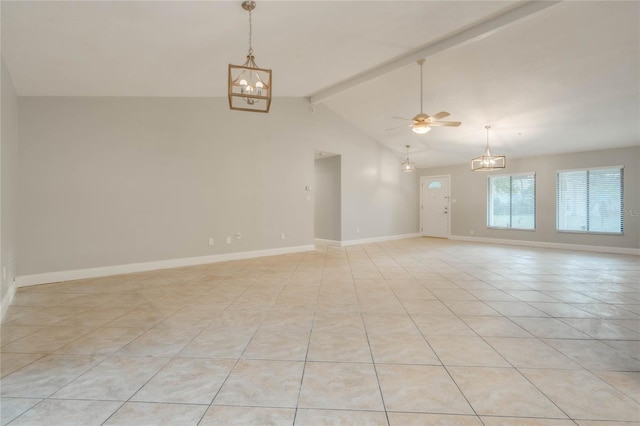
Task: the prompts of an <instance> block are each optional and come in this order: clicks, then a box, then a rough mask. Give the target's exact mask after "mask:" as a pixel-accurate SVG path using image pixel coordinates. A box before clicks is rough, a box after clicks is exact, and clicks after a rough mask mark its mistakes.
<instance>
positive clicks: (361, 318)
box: [349, 249, 391, 426]
mask: <svg viewBox="0 0 640 426" xmlns="http://www.w3.org/2000/svg"><path fill="white" fill-rule="evenodd" d="M365 253H366V249H365ZM367 257H369V255H368V253H367ZM369 258H370V257H369ZM349 267H350V268H351V262H349ZM376 268H377V267H376ZM378 272H379V270H378ZM351 277H352V280H353V291H354V292H355V294H356V300H357V302H358V306H360V321H361V322H362V327H363V328H364V334H365V337H366V339H367V345H368V346H369V356H370V357H371V365H372V366H373V372H374V374H375V375H376V382H377V383H378V392H379V394H380V400H381V402H382V409H383V410H384V415H385V418H386V420H387V426H389V425H390V424H391V422H390V420H389V413H388V412H387V405H386V403H385V400H384V394H383V392H382V385H381V384H380V375H379V374H378V369H377V368H376V362H375V358H374V356H373V350H372V349H371V341H370V340H369V333H368V332H367V324H366V322H365V320H364V316H363V312H362V304H361V302H360V296H359V294H358V289H357V287H356V280H355V277H353V271H352V274H351Z"/></svg>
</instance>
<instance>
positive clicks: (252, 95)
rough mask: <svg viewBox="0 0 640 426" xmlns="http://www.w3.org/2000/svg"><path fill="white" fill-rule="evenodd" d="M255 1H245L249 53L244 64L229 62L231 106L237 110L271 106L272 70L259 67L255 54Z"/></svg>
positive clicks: (258, 110)
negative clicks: (247, 18)
mask: <svg viewBox="0 0 640 426" xmlns="http://www.w3.org/2000/svg"><path fill="white" fill-rule="evenodd" d="M255 7H256V2H255V1H243V2H242V8H243V9H244V10H246V11H247V12H249V53H248V54H247V60H246V61H245V63H244V64H242V65H231V64H229V108H231V109H232V110H237V111H253V112H269V108H270V107H271V70H270V69H265V68H259V67H258V66H257V65H256V62H255V57H254V56H253V46H252V44H251V42H252V35H253V34H252V32H253V28H252V24H253V23H252V21H251V11H252V10H253V9H255Z"/></svg>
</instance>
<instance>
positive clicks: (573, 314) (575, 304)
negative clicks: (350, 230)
mask: <svg viewBox="0 0 640 426" xmlns="http://www.w3.org/2000/svg"><path fill="white" fill-rule="evenodd" d="M1 345H2V346H1V352H2V353H1V364H0V366H1V372H2V379H1V381H0V385H1V400H0V403H1V406H0V413H1V415H0V417H1V420H2V422H1V423H2V425H5V424H11V425H38V424H47V425H83V426H86V425H103V424H104V425H165V424H166V425H181V426H182V425H196V424H199V425H232V424H243V425H267V424H273V425H292V424H296V425H331V424H343V425H388V424H390V425H403V426H404V425H482V424H484V425H490V426H493V425H559V426H563V425H576V424H577V425H581V426H587V425H590V426H592V425H631V424H639V423H640V262H639V259H638V257H636V256H623V255H610V254H599V253H586V252H571V251H560V250H545V249H533V248H523V247H509V246H495V245H479V244H471V243H461V242H453V241H448V240H438V239H428V238H417V239H409V240H402V241H395V242H387V243H380V244H370V245H363V246H353V247H348V248H336V247H318V250H317V251H315V252H309V253H301V254H293V255H283V256H274V257H265V258H259V259H251V260H243V261H234V262H226V263H217V264H211V265H203V266H195V267H188V268H180V269H172V270H164V271H155V272H148V273H139V274H130V275H122V276H113V277H106V278H101V279H91V280H82V281H73V282H62V283H54V284H47V285H40V286H33V287H26V288H21V289H19V290H18V292H17V294H16V296H15V299H14V302H13V304H12V306H11V307H10V308H9V311H8V312H7V315H6V317H5V319H4V321H3V324H2V334H1Z"/></svg>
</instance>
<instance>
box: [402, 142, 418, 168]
mask: <svg viewBox="0 0 640 426" xmlns="http://www.w3.org/2000/svg"><path fill="white" fill-rule="evenodd" d="M405 146H406V147H407V161H405V162H403V163H402V164H401V165H400V170H402V171H403V172H405V173H411V172H413V171H415V170H416V165H415V164H413V163H412V162H411V161H409V148H411V145H405Z"/></svg>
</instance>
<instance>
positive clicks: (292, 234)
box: [18, 97, 418, 275]
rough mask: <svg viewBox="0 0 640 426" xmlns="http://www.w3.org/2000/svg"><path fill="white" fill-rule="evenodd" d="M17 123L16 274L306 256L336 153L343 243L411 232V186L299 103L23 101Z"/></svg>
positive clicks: (319, 112) (322, 111) (338, 126)
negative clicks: (256, 107) (318, 156)
mask: <svg viewBox="0 0 640 426" xmlns="http://www.w3.org/2000/svg"><path fill="white" fill-rule="evenodd" d="M18 113H19V117H20V120H19V125H20V129H19V130H20V176H19V178H20V186H19V190H20V202H19V214H20V223H19V232H18V274H19V275H30V274H39V273H47V272H55V271H69V270H76V269H83V268H93V267H102V266H113V265H123V264H129V263H137V262H147V261H159V260H167V259H178V258H188V257H196V256H206V255H213V254H222V253H231V252H241V251H251V250H260V249H271V248H279V247H295V246H301V245H308V244H312V243H313V233H314V228H313V196H314V195H315V194H313V192H312V199H311V200H310V201H308V200H307V199H306V195H307V194H308V193H307V192H306V191H305V186H307V185H313V179H314V172H313V170H314V164H313V161H314V156H313V153H314V150H315V149H318V150H324V151H331V152H334V153H338V154H341V158H342V170H343V173H342V211H343V216H342V218H341V219H342V224H343V232H342V237H343V239H345V238H347V239H356V238H373V237H381V236H390V235H398V234H406V233H413V232H417V229H418V215H417V211H418V208H417V177H416V176H415V175H414V176H411V177H408V176H406V175H404V174H402V173H401V172H400V171H399V166H398V164H399V161H400V160H399V157H398V156H397V155H396V154H395V153H393V152H391V151H390V150H388V149H386V148H384V147H382V146H381V145H379V144H378V143H376V142H375V141H373V140H372V139H370V138H369V137H367V136H366V135H364V134H363V133H362V132H360V131H359V130H357V129H355V128H354V127H353V126H351V125H350V124H348V123H346V122H344V121H343V120H342V119H340V118H339V117H338V116H337V115H335V114H334V113H332V112H331V111H329V110H327V109H326V108H323V107H322V106H319V107H317V108H316V112H312V111H311V109H310V108H309V104H308V103H307V102H306V101H305V100H303V99H293V98H288V99H277V100H274V103H273V105H272V110H271V112H270V113H269V114H255V113H242V112H236V111H229V107H228V104H227V99H226V98H29V97H21V98H19V100H18ZM403 175H404V176H403ZM345 224H346V225H345ZM345 226H347V227H348V231H349V232H345V231H344V229H345ZM357 227H359V228H360V233H357V232H356V228H357ZM236 232H240V233H241V234H242V238H241V239H240V240H236V239H235V234H236ZM283 232H284V233H285V234H286V239H285V240H282V239H281V233H283ZM227 236H233V239H232V244H229V245H228V244H226V243H225V239H226V237H227ZM209 237H213V238H214V240H215V244H214V245H213V246H209V245H208V238H209Z"/></svg>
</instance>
